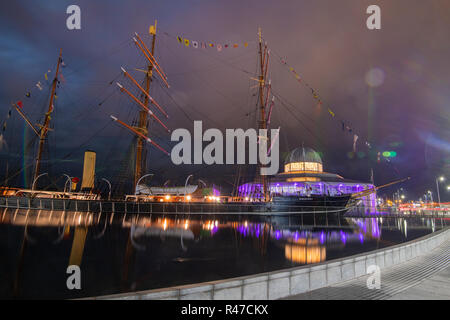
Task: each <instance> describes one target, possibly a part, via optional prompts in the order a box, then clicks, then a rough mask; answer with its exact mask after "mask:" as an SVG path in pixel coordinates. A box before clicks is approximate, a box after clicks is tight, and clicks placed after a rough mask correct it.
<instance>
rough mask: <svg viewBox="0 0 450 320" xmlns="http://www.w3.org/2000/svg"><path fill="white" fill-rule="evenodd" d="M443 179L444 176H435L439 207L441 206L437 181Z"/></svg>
mask: <svg viewBox="0 0 450 320" xmlns="http://www.w3.org/2000/svg"><path fill="white" fill-rule="evenodd" d="M444 180H445V178H444V177H443V176H441V177H439V178H436V190H437V196H438V204H439V208H440V207H441V196H440V194H439V181H444Z"/></svg>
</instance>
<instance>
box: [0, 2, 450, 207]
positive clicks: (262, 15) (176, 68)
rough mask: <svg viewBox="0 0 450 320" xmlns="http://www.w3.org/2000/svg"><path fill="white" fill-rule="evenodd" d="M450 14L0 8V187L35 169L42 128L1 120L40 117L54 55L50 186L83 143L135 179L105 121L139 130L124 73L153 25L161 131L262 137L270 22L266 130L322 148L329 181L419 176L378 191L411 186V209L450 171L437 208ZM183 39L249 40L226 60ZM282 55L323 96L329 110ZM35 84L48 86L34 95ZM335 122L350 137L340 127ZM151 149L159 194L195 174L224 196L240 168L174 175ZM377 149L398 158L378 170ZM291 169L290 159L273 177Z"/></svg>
mask: <svg viewBox="0 0 450 320" xmlns="http://www.w3.org/2000/svg"><path fill="white" fill-rule="evenodd" d="M71 4H76V5H78V6H80V8H81V30H68V29H67V27H66V19H67V17H68V14H66V8H67V6H69V5H71ZM371 4H378V5H379V6H380V7H381V30H368V29H367V27H366V19H367V17H368V15H367V14H366V8H367V7H368V6H369V5H371ZM449 17H450V3H449V1H447V0H430V1H418V0H417V1H416V0H397V1H375V0H373V1H365V0H340V1H331V0H327V1H325V0H316V1H306V0H302V1H299V0H290V1H287V0H282V1H267V0H258V1H253V0H244V1H242V0H241V1H235V0H229V1H211V0H205V1H186V0H181V1H162V0H159V1H151V0H129V1H111V0H110V1H105V0H103V1H100V0H98V1H79V0H75V1H63V0H60V1H31V0H30V1H23V0H20V1H10V2H5V1H2V2H1V4H0V84H1V85H0V121H1V123H2V125H3V123H4V121H5V120H6V121H7V126H6V129H5V130H4V132H3V137H2V148H1V150H0V157H1V158H0V159H1V162H0V177H2V181H3V178H4V177H5V175H6V170H7V169H6V168H7V167H8V175H9V176H12V175H13V174H14V173H15V172H17V171H18V170H20V169H21V168H22V167H23V164H24V163H25V164H29V163H31V162H30V161H31V160H32V159H33V155H34V153H35V151H36V149H37V144H36V143H35V144H34V145H33V144H32V141H33V134H34V133H33V132H32V131H31V130H30V129H24V127H25V126H26V125H25V123H24V121H23V120H22V118H20V116H19V115H18V113H17V112H16V111H15V110H14V109H13V110H12V115H11V118H9V119H7V116H8V111H9V110H10V108H11V103H12V102H16V101H22V102H23V110H24V111H25V112H26V114H27V115H28V116H29V117H30V118H31V119H32V120H33V122H34V123H36V122H38V121H39V122H41V123H42V120H43V115H44V113H45V111H46V109H47V108H48V98H49V83H50V81H51V80H52V78H53V76H54V72H55V66H56V62H57V56H58V53H59V49H60V48H61V49H62V52H63V60H64V63H65V65H66V67H65V68H63V69H62V74H63V76H64V80H65V81H61V83H60V86H59V88H58V89H57V97H58V98H57V99H56V102H55V111H54V113H53V114H52V125H51V126H52V128H53V129H54V130H53V131H51V132H50V133H49V143H48V149H47V151H46V157H47V158H50V159H52V161H51V162H50V163H48V164H46V165H47V166H48V168H46V169H48V170H49V173H51V178H52V179H53V181H56V182H55V183H57V184H59V185H60V186H61V185H62V183H63V182H61V181H63V180H59V182H58V180H57V179H58V177H60V176H61V175H62V174H63V173H67V174H69V175H75V176H80V175H81V172H82V157H83V152H84V150H86V149H91V150H94V151H96V152H97V178H99V179H100V178H102V177H105V178H108V179H111V180H114V179H116V180H117V179H119V177H120V175H121V172H122V174H124V173H123V172H126V171H127V170H128V171H130V164H131V159H132V157H133V153H132V147H131V145H132V143H133V139H134V138H133V135H132V134H131V133H130V132H128V131H127V130H126V129H123V128H121V127H120V126H119V125H117V124H116V123H113V122H112V121H111V119H110V117H109V116H110V115H111V114H113V115H116V116H117V117H118V118H119V119H121V120H123V121H125V122H127V123H132V122H133V120H136V119H137V117H138V112H139V110H140V109H139V107H138V106H137V105H136V104H135V103H133V102H131V101H130V99H129V98H128V97H127V96H125V95H124V94H122V93H120V92H119V90H118V88H117V86H116V85H115V82H116V81H118V82H121V83H122V84H124V85H125V86H126V87H127V88H129V89H131V88H132V85H131V84H130V82H129V81H127V80H126V79H125V78H124V77H123V75H121V73H120V67H121V66H123V67H124V68H125V69H127V70H128V71H130V73H131V74H132V75H133V77H135V78H136V79H139V81H142V80H143V77H144V75H143V73H141V72H139V71H135V68H140V69H142V68H145V66H146V60H145V57H144V56H143V55H142V53H141V52H140V51H139V49H137V48H136V47H135V45H134V44H133V43H132V40H131V38H132V36H133V34H134V32H138V33H139V34H140V35H141V36H142V37H143V39H144V41H145V42H146V43H147V44H150V40H151V37H150V35H149V34H148V28H149V26H150V25H151V24H153V21H154V20H155V19H157V20H158V25H157V38H156V57H157V59H158V61H159V63H160V64H161V66H162V67H163V69H164V71H165V72H166V74H167V76H168V79H169V83H170V85H171V88H170V89H168V90H167V89H164V88H162V84H161V82H160V81H159V80H157V79H156V80H155V81H154V82H153V83H152V86H151V90H150V91H151V95H152V96H153V97H154V98H155V99H156V100H157V101H158V102H159V103H160V104H161V105H162V106H164V108H165V109H166V111H167V112H168V113H169V114H170V119H168V120H164V121H165V123H166V124H167V125H168V126H169V127H170V128H171V129H176V128H188V129H189V130H191V129H192V127H193V120H203V127H204V130H205V129H207V128H219V129H221V130H225V128H248V127H255V125H256V113H255V112H254V110H255V106H256V99H257V97H256V96H255V94H256V93H257V89H256V88H254V86H255V84H256V83H255V81H253V80H251V79H250V78H251V77H253V76H254V74H255V72H256V70H257V69H256V67H257V42H256V40H257V29H258V27H261V28H262V31H263V37H264V39H265V40H266V41H267V44H268V47H269V48H270V49H271V57H270V61H269V64H270V71H269V77H270V79H271V81H272V86H273V91H274V93H275V94H276V95H277V96H279V97H282V99H283V103H281V102H280V101H279V99H278V98H277V99H276V101H275V107H274V111H273V115H272V123H271V126H272V127H273V128H277V127H281V133H280V153H281V155H283V154H285V153H286V152H287V151H289V150H291V149H293V148H295V147H297V146H301V145H302V144H303V145H304V146H308V147H312V148H314V149H315V150H317V151H319V152H320V153H321V154H322V158H323V162H324V169H325V171H328V172H334V173H338V174H340V175H342V176H344V177H345V178H348V179H353V180H360V181H369V178H370V170H371V168H372V169H373V171H374V178H375V184H376V185H381V184H384V183H388V182H390V181H393V180H396V179H400V178H404V177H408V176H410V177H411V180H410V181H408V182H407V183H404V184H402V185H397V186H395V187H392V188H388V189H385V190H384V191H383V192H386V193H387V194H391V193H392V192H394V191H395V190H396V189H397V188H399V187H403V188H404V189H405V190H406V195H407V197H408V198H409V199H412V198H416V197H419V196H421V195H422V194H423V193H425V192H426V190H432V191H433V193H435V190H436V183H435V178H436V177H438V176H441V175H444V176H446V178H447V179H446V181H445V182H444V183H442V184H441V199H442V200H443V201H444V200H445V201H450V193H449V192H448V191H447V190H446V186H447V185H449V184H450V143H449V141H450V129H449V128H450V125H449V124H450V106H449V101H450V91H449V89H448V88H449V84H450V72H449V71H450V59H449V57H450V43H449V41H448V34H449V32H450V19H449ZM176 36H181V37H183V38H188V39H190V40H191V41H192V40H197V41H211V42H214V43H216V44H226V43H230V44H232V43H235V42H236V43H239V44H240V46H239V47H238V48H227V49H223V50H222V51H220V52H219V51H217V49H216V48H206V49H201V48H200V49H195V48H192V47H189V48H187V47H185V46H183V45H181V44H179V43H178V42H177V39H176ZM244 42H248V44H249V45H248V47H243V46H242V43H244ZM278 57H283V58H284V59H286V61H287V62H288V64H289V65H290V66H292V67H293V68H294V69H295V70H296V71H297V73H298V74H299V75H300V76H301V78H302V81H303V82H304V83H308V84H309V85H310V86H311V87H313V88H314V89H315V90H316V92H318V93H319V95H320V97H321V99H322V100H323V102H324V103H323V104H322V105H321V106H319V105H318V103H317V101H316V100H315V99H314V98H313V96H312V94H311V92H310V90H308V89H307V88H306V87H305V86H304V85H302V84H300V83H299V82H298V81H297V80H296V79H295V77H294V76H293V74H292V73H291V72H289V69H288V68H287V67H286V66H284V65H282V64H281V63H280V60H279V59H278ZM48 70H51V73H49V74H48V76H49V80H50V81H49V82H48V83H47V81H46V80H45V79H44V74H45V73H46V72H47V71H48ZM156 78H158V77H156ZM38 81H40V82H41V83H42V84H43V90H42V91H40V90H38V89H37V88H36V86H35V84H36V83H37V82H38ZM110 83H111V84H110ZM132 91H133V92H134V93H136V94H137V91H136V90H134V89H133V90H132ZM27 92H31V97H29V98H28V97H26V96H25V94H26V93H27ZM328 107H331V109H332V111H333V112H334V113H335V115H336V116H335V118H333V117H331V115H330V114H329V113H328V111H327V108H328ZM155 114H157V115H159V116H161V114H160V113H158V112H155ZM337 118H339V120H338V119H337ZM161 119H162V117H161ZM340 120H343V121H344V122H345V123H346V125H348V126H350V127H351V128H352V133H349V132H347V131H343V130H342V125H341V122H340ZM150 128H151V129H150V137H152V138H154V139H155V141H157V142H158V143H159V144H161V145H162V146H163V147H164V148H166V149H168V150H170V149H171V146H173V143H171V142H170V135H168V134H167V133H165V131H164V130H163V129H162V128H161V127H160V126H159V125H158V124H157V123H156V122H154V121H153V122H151V123H150ZM354 133H356V134H357V135H358V136H359V139H358V142H357V151H358V152H359V153H357V154H356V155H355V154H352V153H351V152H352V148H353V134H354ZM366 141H368V142H369V143H370V144H371V146H372V148H371V149H368V148H367V146H366V145H365V142H366ZM147 151H148V171H149V172H154V173H156V175H155V177H154V178H153V179H154V180H153V183H154V184H158V183H163V182H164V181H166V180H167V179H170V180H171V181H173V184H182V185H184V179H185V178H186V176H187V175H188V174H190V173H194V174H195V177H196V178H204V179H206V180H208V181H211V182H213V181H214V182H215V183H217V184H221V185H222V186H223V187H224V188H229V187H230V182H232V181H233V175H234V173H235V171H236V167H235V166H211V167H207V166H201V165H196V166H180V167H177V166H175V165H173V164H172V163H171V161H170V159H169V158H168V157H166V156H164V154H162V153H161V152H160V151H158V150H157V149H155V148H153V147H148V148H147ZM378 151H380V152H383V151H395V152H396V153H397V156H396V157H395V158H390V162H388V161H386V160H385V159H384V158H383V157H382V159H381V161H380V162H378V161H377V152H378ZM7 164H8V165H7ZM282 165H283V162H282V160H281V164H280V170H282ZM30 168H31V167H30ZM127 168H128V169H127ZM25 171H26V170H25ZM25 171H22V172H20V173H19V174H17V175H15V176H14V178H10V183H11V184H12V185H14V186H23V184H24V183H26V184H29V183H30V179H32V178H31V174H30V172H28V173H27V174H25ZM28 171H29V170H28Z"/></svg>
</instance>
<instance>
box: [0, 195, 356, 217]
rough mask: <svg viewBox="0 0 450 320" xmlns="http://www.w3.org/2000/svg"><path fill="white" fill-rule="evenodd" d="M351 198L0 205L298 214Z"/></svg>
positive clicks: (0, 202) (16, 201) (332, 208)
mask: <svg viewBox="0 0 450 320" xmlns="http://www.w3.org/2000/svg"><path fill="white" fill-rule="evenodd" d="M349 200H350V195H343V196H336V197H332V196H319V195H311V196H310V197H274V198H272V201H269V202H195V201H192V202H135V201H103V200H75V199H51V198H27V197H0V207H3V208H13V209H15V208H17V209H37V210H48V211H79V212H112V213H119V214H120V213H125V214H135V213H138V214H139V213H143V214H145V213H154V214H244V215H245V214H296V213H308V212H311V213H333V212H343V211H345V210H346V207H347V204H348V202H349Z"/></svg>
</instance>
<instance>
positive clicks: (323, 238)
mask: <svg viewBox="0 0 450 320" xmlns="http://www.w3.org/2000/svg"><path fill="white" fill-rule="evenodd" d="M320 243H321V244H324V243H325V232H323V231H322V232H321V233H320Z"/></svg>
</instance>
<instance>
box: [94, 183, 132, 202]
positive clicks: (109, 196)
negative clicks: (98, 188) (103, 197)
mask: <svg viewBox="0 0 450 320" xmlns="http://www.w3.org/2000/svg"><path fill="white" fill-rule="evenodd" d="M102 180H103V181H105V182H106V183H107V184H108V186H109V192H108V200H111V182H109V180H107V179H105V178H102ZM135 194H136V190H135Z"/></svg>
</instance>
